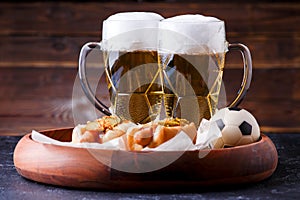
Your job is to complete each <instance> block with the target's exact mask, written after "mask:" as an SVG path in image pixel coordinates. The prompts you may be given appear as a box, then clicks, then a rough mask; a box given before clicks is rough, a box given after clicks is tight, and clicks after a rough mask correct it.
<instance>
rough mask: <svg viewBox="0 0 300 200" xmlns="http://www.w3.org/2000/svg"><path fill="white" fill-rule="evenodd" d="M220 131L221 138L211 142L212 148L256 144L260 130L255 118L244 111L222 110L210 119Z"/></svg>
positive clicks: (235, 109)
mask: <svg viewBox="0 0 300 200" xmlns="http://www.w3.org/2000/svg"><path fill="white" fill-rule="evenodd" d="M211 122H212V123H214V122H215V123H216V125H217V127H218V128H219V130H220V131H221V135H222V136H221V137H219V138H218V139H216V140H215V141H213V143H212V144H211V145H212V148H224V147H233V146H240V145H245V144H250V143H253V142H256V141H258V140H259V138H260V128H259V125H258V123H257V121H256V119H255V117H254V116H253V115H252V114H251V113H250V112H248V111H247V110H245V109H240V108H228V107H226V108H222V109H221V110H219V111H218V112H217V113H216V114H215V115H214V116H213V117H212V118H211Z"/></svg>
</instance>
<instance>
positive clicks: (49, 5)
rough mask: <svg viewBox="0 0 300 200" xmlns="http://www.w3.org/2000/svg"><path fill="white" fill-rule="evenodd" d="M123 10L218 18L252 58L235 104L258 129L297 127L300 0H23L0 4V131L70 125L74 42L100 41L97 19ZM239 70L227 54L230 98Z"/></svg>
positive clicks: (235, 58) (237, 58)
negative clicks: (248, 81)
mask: <svg viewBox="0 0 300 200" xmlns="http://www.w3.org/2000/svg"><path fill="white" fill-rule="evenodd" d="M123 11H152V12H157V13H160V14H161V15H163V16H164V17H171V16H174V15H179V14H186V13H201V14H204V15H210V16H216V17H218V18H220V19H223V20H224V21H225V23H226V31H227V40H228V41H229V42H241V43H244V44H246V45H247V46H248V47H249V48H250V50H251V53H252V57H253V67H254V69H253V82H252V85H251V89H250V91H249V93H248V94H247V96H246V99H245V101H243V103H242V104H241V107H243V108H245V109H247V110H249V111H251V112H252V113H253V114H254V115H255V117H256V118H257V119H258V121H259V123H260V125H261V127H262V129H263V130H265V131H272V132H278V131H280V132H296V131H300V109H299V108H300V106H299V105H300V92H299V91H300V51H299V47H300V26H299V24H300V2H297V1H247V2H242V1H229V0H228V1H226V0H218V1H189V0H186V1H181V0H178V1H176V0H174V1H104V2H97V1H84V2H83V1H82V2H75V1H59V2H51V1H49V2H48V1H46V2H42V1H30V2H22V3H11V2H2V3H0V38H1V39H0V83H1V85H0V134H1V133H2V134H3V133H4V134H5V133H8V134H24V133H26V132H28V131H30V130H31V129H34V128H36V129H43V128H51V127H61V126H73V125H74V120H73V114H72V89H73V83H74V80H75V77H76V73H77V62H78V54H79V51H80V48H81V46H82V45H83V44H84V43H86V42H88V41H100V40H101V26H102V21H103V20H104V19H106V18H107V17H108V16H110V15H111V14H114V13H117V12H123ZM237 77H238V78H237ZM239 77H241V58H240V56H239V55H238V54H237V53H228V55H227V61H226V70H225V75H224V80H225V86H226V91H227V93H228V98H229V99H233V98H234V95H235V93H236V90H237V89H238V87H239V84H240V83H239V82H240V78H239ZM45 90H46V91H45ZM33 102H34V103H33ZM19 120H21V121H22V122H21V125H20V124H18V123H20V122H18V123H17V122H16V121H19Z"/></svg>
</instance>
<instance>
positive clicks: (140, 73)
mask: <svg viewBox="0 0 300 200" xmlns="http://www.w3.org/2000/svg"><path fill="white" fill-rule="evenodd" d="M161 19H163V17H161V16H160V15H158V14H156V13H152V12H125V13H117V14H115V15H112V16H110V17H109V18H108V19H106V20H105V21H104V22H103V34H102V42H101V43H98V42H90V43H87V44H85V45H84V46H83V47H82V49H81V53H80V57H79V79H80V82H81V85H82V88H83V90H84V92H85V94H86V96H87V97H88V99H89V100H90V101H91V102H92V103H93V104H94V105H95V106H96V108H97V109H99V110H100V111H101V112H103V113H104V114H106V115H111V114H114V115H117V116H119V117H120V118H121V119H127V120H131V121H133V122H137V123H146V122H149V121H151V120H153V119H154V118H156V117H157V116H158V113H159V112H160V107H161V103H162V97H163V95H162V84H161V78H160V76H159V74H160V69H159V65H158V59H157V35H158V32H157V31H158V23H159V21H160V20H161ZM95 48H96V49H100V50H101V51H102V52H103V58H104V65H105V73H106V80H107V86H108V90H109V95H110V100H111V105H110V107H108V106H106V105H104V104H103V103H102V102H101V101H100V100H99V99H98V98H96V96H95V94H94V93H93V92H92V90H91V88H90V86H89V83H88V80H87V77H86V57H87V55H88V54H89V53H90V52H91V51H92V50H93V49H95Z"/></svg>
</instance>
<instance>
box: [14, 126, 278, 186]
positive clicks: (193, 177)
mask: <svg viewBox="0 0 300 200" xmlns="http://www.w3.org/2000/svg"><path fill="white" fill-rule="evenodd" d="M40 132H41V133H42V134H45V135H47V136H49V137H51V138H54V139H57V140H60V141H70V140H71V134H72V128H63V129H55V130H45V131H40ZM97 153H98V154H99V155H102V154H103V155H108V154H109V155H110V157H109V158H110V160H108V161H109V163H111V165H106V164H107V163H106V164H103V162H100V161H99V160H97V159H96V158H95V156H93V154H91V152H90V150H89V149H86V148H75V147H65V146H58V145H52V144H42V143H39V142H35V141H33V140H32V139H31V134H27V135H25V136H24V137H23V138H22V139H21V140H20V141H19V142H18V144H17V146H16V148H15V151H14V164H15V167H16V169H17V171H18V173H19V174H20V175H21V176H23V177H25V178H27V179H31V180H34V181H37V182H41V183H46V184H52V185H57V186H65V187H74V188H88V189H105V190H113V191H117V190H134V191H144V190H155V191H157V190H167V189H172V190H174V189H175V188H181V189H188V188H194V187H197V188H198V189H199V186H201V188H202V187H203V186H215V185H233V184H241V183H253V182H258V181H261V180H264V179H266V178H268V177H269V176H271V175H272V174H273V172H274V171H275V169H276V167H277V162H278V155H277V151H276V148H275V146H274V144H273V143H272V141H271V140H270V139H269V138H268V137H267V136H266V135H263V134H262V137H261V139H260V140H259V141H258V142H256V143H253V144H249V145H244V146H238V147H232V148H224V149H216V150H210V151H208V150H201V151H186V152H181V153H182V154H180V155H181V156H179V158H178V159H176V160H175V161H174V162H171V163H170V164H169V165H167V166H165V167H163V168H161V169H158V170H155V171H150V172H145V173H131V172H124V171H120V170H117V169H115V168H114V167H111V166H113V164H114V163H118V165H119V166H123V165H127V164H130V163H131V164H133V165H135V166H138V165H139V163H138V161H141V160H142V161H143V162H146V161H145V160H143V159H140V158H142V157H143V156H145V155H149V154H150V156H152V157H153V158H154V161H155V158H169V157H170V156H174V155H175V154H177V155H178V152H155V154H154V153H153V152H145V153H141V152H129V151H116V150H114V151H113V150H98V152H97ZM206 154H207V155H206ZM201 155H202V157H203V158H200V157H201ZM203 155H206V156H203ZM199 156H200V157H199ZM104 163H105V162H104ZM144 164H145V163H144ZM152 164H153V161H151V162H149V163H146V165H149V166H151V165H152ZM141 189H142V190H141Z"/></svg>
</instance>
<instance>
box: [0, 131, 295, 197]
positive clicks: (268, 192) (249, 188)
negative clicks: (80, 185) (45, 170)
mask: <svg viewBox="0 0 300 200" xmlns="http://www.w3.org/2000/svg"><path fill="white" fill-rule="evenodd" d="M267 135H268V136H269V137H270V138H271V140H272V141H273V142H274V144H275V146H276V148H277V151H278V157H279V160H278V166H277V169H276V171H275V172H274V174H273V175H272V176H271V177H269V178H268V179H266V180H263V181H261V182H259V183H254V184H247V185H241V186H234V187H226V188H224V187H222V188H206V189H203V188H199V190H193V191H189V192H186V191H185V192H182V191H171V192H168V193H161V192H160V193H157V192H155V191H153V192H151V193H149V192H148V193H143V191H136V193H135V192H130V193H129V192H128V193H121V192H107V191H95V190H94V191H89V190H78V189H70V188H62V187H57V186H51V185H45V184H41V183H37V182H33V181H30V180H27V179H25V178H23V177H22V176H20V175H19V174H18V173H17V171H16V169H15V167H14V163H13V153H14V148H15V146H16V144H17V142H18V141H19V140H20V138H21V137H20V136H0V199H1V200H2V199H9V200H13V199H84V200H87V199H122V200H130V199H156V200H157V199H272V200H273V199H299V198H300V154H299V152H300V133H293V134H286V133H282V134H267Z"/></svg>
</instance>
